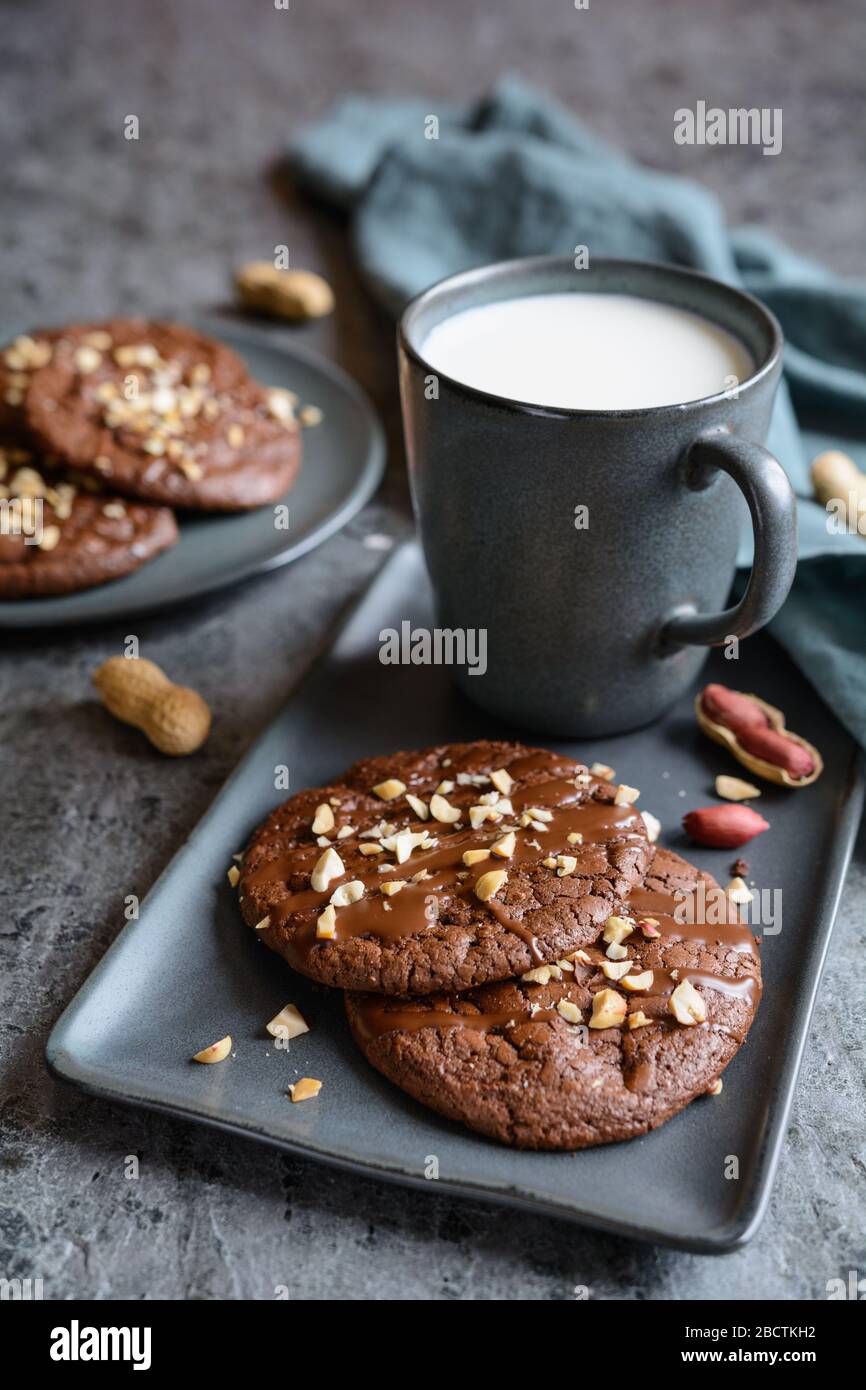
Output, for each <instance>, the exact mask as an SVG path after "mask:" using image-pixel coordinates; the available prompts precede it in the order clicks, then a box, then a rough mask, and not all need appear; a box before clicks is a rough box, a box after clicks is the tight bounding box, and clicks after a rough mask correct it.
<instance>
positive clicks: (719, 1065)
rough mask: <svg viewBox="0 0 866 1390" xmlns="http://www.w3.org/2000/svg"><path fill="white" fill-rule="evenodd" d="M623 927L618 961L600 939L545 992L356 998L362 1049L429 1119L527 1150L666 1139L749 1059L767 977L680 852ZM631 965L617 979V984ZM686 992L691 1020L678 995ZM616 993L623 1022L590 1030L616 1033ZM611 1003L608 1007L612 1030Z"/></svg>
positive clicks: (516, 989)
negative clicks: (745, 1052)
mask: <svg viewBox="0 0 866 1390" xmlns="http://www.w3.org/2000/svg"><path fill="white" fill-rule="evenodd" d="M622 915H623V918H624V919H626V923H628V922H630V923H632V924H633V926H632V929H631V931H630V932H628V933H627V934H626V935H625V936H624V937H623V938H622V940H621V942H620V944H621V945H622V946H623V947H624V948H625V952H626V955H625V958H624V959H623V960H621V961H614V960H613V959H612V958H611V956H610V955H609V954H608V952H609V949H610V944H611V943H609V942H606V941H605V937H604V933H600V934H599V935H598V936H597V938H596V940H595V941H594V943H593V944H592V945H591V946H588V947H586V948H585V949H584V950H583V951H582V952H578V954H577V955H576V956H571V953H569V956H570V957H571V958H566V957H563V958H562V959H561V960H560V961H559V963H558V964H557V965H556V966H555V967H554V969H553V970H552V971H548V970H547V969H543V970H541V971H539V972H535V979H534V980H533V981H529V980H526V979H523V980H521V979H517V980H508V981H507V982H504V983H497V984H489V985H485V986H484V987H483V988H481V989H474V990H471V991H470V992H468V993H465V994H459V995H454V994H452V995H444V994H443V995H433V996H430V997H428V998H424V999H402V1000H401V999H384V998H382V996H381V995H375V994H352V993H347V995H346V1009H347V1012H348V1016H349V1022H350V1024H351V1027H352V1031H353V1033H354V1036H355V1038H356V1040H357V1042H358V1045H359V1046H360V1048H361V1050H362V1052H363V1053H364V1055H365V1056H366V1057H367V1060H368V1061H369V1062H371V1063H372V1065H373V1066H374V1067H376V1068H377V1069H378V1070H379V1071H380V1072H382V1073H383V1074H384V1075H385V1076H386V1077H388V1079H389V1080H390V1081H393V1082H394V1083H395V1084H396V1085H397V1086H399V1087H401V1088H402V1089H403V1090H404V1091H407V1092H408V1093H409V1094H410V1095H411V1096H414V1097H415V1099H416V1100H419V1101H421V1102H422V1104H424V1105H427V1106H429V1107H430V1108H431V1109H433V1110H436V1111H438V1112H439V1113H440V1114H442V1115H446V1116H447V1117H448V1118H449V1119H452V1120H460V1121H462V1123H463V1124H465V1125H468V1126H469V1128H470V1129H474V1130H477V1131H478V1132H479V1133H481V1134H485V1135H487V1136H489V1137H490V1138H492V1139H497V1140H500V1141H501V1142H502V1143H504V1144H512V1145H514V1146H515V1147H517V1148H525V1149H581V1148H586V1147H589V1146H590V1145H594V1144H606V1143H611V1142H613V1141H615V1140H619V1139H630V1138H633V1137H634V1136H635V1135H638V1134H643V1133H645V1132H646V1131H647V1130H650V1129H655V1128H656V1127H657V1126H658V1125H661V1124H663V1123H664V1122H665V1121H666V1120H669V1119H670V1118H671V1117H672V1116H673V1115H676V1114H677V1113H678V1112H679V1111H680V1110H682V1109H683V1108H684V1107H685V1106H686V1105H688V1104H689V1102H690V1101H692V1100H694V1099H695V1097H696V1096H699V1095H703V1094H704V1093H705V1092H706V1091H707V1090H708V1089H709V1088H710V1087H711V1086H712V1085H713V1084H714V1083H715V1082H716V1081H717V1079H718V1078H719V1077H720V1075H721V1072H722V1071H723V1070H724V1068H725V1067H726V1066H727V1064H728V1062H730V1060H731V1058H732V1057H733V1056H734V1054H735V1053H736V1052H737V1050H738V1049H739V1048H740V1046H741V1045H742V1043H743V1041H744V1040H745V1037H746V1034H747V1033H748V1030H749V1027H750V1025H751V1022H752V1019H753V1018H754V1015H755V1010H756V1008H757V1006H758V1002H759V1000H760V992H761V967H760V961H759V956H758V949H757V942H756V941H755V938H754V937H753V936H752V933H751V931H750V930H749V928H748V926H746V925H745V924H744V923H742V922H740V921H739V920H737V914H736V909H735V908H734V907H733V906H731V905H730V904H729V903H728V902H727V899H726V898H725V896H724V894H723V893H722V890H721V889H720V888H719V887H718V885H717V884H716V883H715V881H714V880H713V879H712V878H711V877H710V876H709V875H708V874H704V873H701V872H700V871H699V870H698V869H696V868H694V867H693V866H692V865H691V864H688V863H687V862H686V861H685V860H683V859H680V858H679V856H678V855H676V854H673V853H671V852H670V851H669V850H666V849H661V848H659V849H657V850H656V852H655V855H654V858H653V862H652V864H651V867H650V870H649V873H648V874H647V876H646V878H645V880H644V882H643V883H642V884H641V886H640V887H638V888H634V889H633V890H632V891H631V893H630V895H629V897H628V901H627V903H626V907H625V909H624V911H623V914H622ZM641 924H643V925H641ZM647 929H649V934H646V930H647ZM617 934H618V933H617V932H616V931H611V930H610V929H609V930H608V935H611V936H612V937H613V936H616V935H617ZM618 954H619V952H618V951H614V952H613V955H614V956H616V955H618ZM626 962H627V967H626V968H627V973H625V974H623V975H621V978H620V979H612V978H609V977H608V976H607V975H606V974H605V973H604V972H605V969H607V970H608V971H609V972H610V973H612V974H614V975H616V974H617V973H618V972H619V970H620V969H621V967H623V966H626ZM623 979H630V980H632V981H634V980H635V979H637V980H638V982H639V983H640V984H641V988H639V989H630V988H629V987H628V986H624V985H623V983H622V980H623ZM684 983H685V984H686V985H687V987H688V988H687V989H686V990H685V991H683V990H681V994H683V993H684V995H685V999H686V1001H687V1005H686V1006H685V1007H684V1006H683V1001H682V1000H679V1002H677V999H675V996H674V991H675V990H677V989H680V987H681V986H683V984H684ZM603 990H608V991H613V992H614V993H615V994H616V995H617V996H619V998H620V1000H621V1001H622V1005H621V1006H619V1007H621V1008H622V1011H623V1014H624V1017H623V1021H622V1022H621V1023H616V1024H614V1025H612V1026H607V1027H598V1026H593V1018H594V1016H595V1017H596V1022H600V1023H604V1022H605V1017H606V1016H605V1014H604V1013H603V1012H601V1009H600V1008H599V1007H598V1006H596V1005H594V1002H593V1001H594V999H595V998H596V996H599V995H600V994H601V991H603ZM690 991H691V992H693V993H694V995H696V996H698V998H699V1003H698V1004H697V1005H695V1004H694V1000H693V998H692V993H691V992H690ZM677 998H678V997H677ZM614 1002H615V1001H612V1000H610V999H609V998H608V999H607V1000H605V999H604V998H602V999H600V1000H599V1005H601V1004H604V1003H607V1006H608V1015H607V1016H608V1017H609V1016H610V1007H611V1005H612V1004H613V1003H614ZM689 1008H691V1009H692V1010H694V1013H696V1014H697V1019H695V1018H694V1017H693V1014H691V1013H689ZM674 1009H676V1012H675V1011H674ZM702 1014H703V1015H705V1016H704V1017H701V1015H702ZM682 1018H686V1019H688V1018H692V1022H690V1023H689V1022H683V1021H681V1019H682ZM634 1023H637V1024H638V1025H639V1026H630V1024H632V1025H633V1024H634Z"/></svg>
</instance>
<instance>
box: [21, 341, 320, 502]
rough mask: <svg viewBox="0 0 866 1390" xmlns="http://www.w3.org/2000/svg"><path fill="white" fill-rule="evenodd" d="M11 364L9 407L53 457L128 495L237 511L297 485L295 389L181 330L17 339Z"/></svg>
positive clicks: (218, 345)
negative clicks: (264, 381)
mask: <svg viewBox="0 0 866 1390" xmlns="http://www.w3.org/2000/svg"><path fill="white" fill-rule="evenodd" d="M4 366H5V370H6V371H7V372H9V373H11V375H12V377H13V379H14V384H13V385H11V386H8V387H7V390H6V401H7V406H8V403H9V396H10V393H11V397H12V402H13V406H12V408H13V409H16V408H19V407H23V411H24V415H25V418H26V422H27V426H28V428H29V429H30V430H32V431H33V433H34V435H35V436H36V438H37V439H38V440H39V441H40V442H41V443H42V445H43V447H44V448H45V449H46V451H47V452H49V453H52V454H57V455H58V456H59V457H60V458H61V459H62V460H63V461H64V462H65V463H66V464H68V465H70V466H72V467H75V468H77V469H80V470H82V471H84V472H87V473H90V474H93V475H95V476H98V477H100V478H102V480H103V481H104V482H105V481H107V482H110V485H111V486H112V487H113V488H115V489H116V490H117V491H118V492H121V493H124V494H125V495H127V496H131V497H140V498H144V499H148V500H151V501H156V502H162V503H167V504H169V505H172V506H177V507H190V508H197V509H200V510H204V511H238V510H244V509H246V508H250V507H258V506H261V505H262V504H263V503H266V502H274V501H276V500H277V499H278V498H280V497H281V496H282V495H283V494H284V493H285V492H286V490H287V488H289V487H290V486H291V484H292V483H293V482H294V480H295V477H296V474H297V472H298V468H299V466H300V459H301V443H300V431H299V428H298V425H297V423H296V421H295V418H294V410H293V400H292V397H291V396H290V393H289V392H287V391H283V390H278V389H273V390H267V389H266V388H264V387H262V386H259V385H258V383H257V382H255V381H253V380H252V378H251V377H250V376H249V374H248V373H247V370H246V368H245V366H244V364H243V363H242V362H241V360H240V358H239V357H238V356H237V355H236V354H235V353H234V352H232V351H231V350H230V349H229V348H227V347H225V346H224V345H223V344H222V343H219V342H216V341H215V340H214V339H212V338H208V337H206V336H205V335H204V334H201V333H195V332H193V330H192V329H190V328H185V327H183V326H182V325H180V324H172V323H156V322H153V321H150V320H147V319H112V320H111V321H110V322H108V323H104V324H89V325H88V324H85V325H76V326H72V327H69V328H64V329H62V330H50V331H49V332H47V333H43V334H38V335H36V336H35V337H33V338H27V339H17V340H16V342H15V343H13V344H12V345H11V347H10V348H8V349H7V350H6V352H5V354H4ZM19 397H20V398H21V399H20V400H19Z"/></svg>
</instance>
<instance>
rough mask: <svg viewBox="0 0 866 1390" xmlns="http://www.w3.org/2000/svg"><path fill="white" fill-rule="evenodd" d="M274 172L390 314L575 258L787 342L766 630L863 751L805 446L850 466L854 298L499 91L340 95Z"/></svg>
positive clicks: (854, 635)
mask: <svg viewBox="0 0 866 1390" xmlns="http://www.w3.org/2000/svg"><path fill="white" fill-rule="evenodd" d="M431 116H435V117H436V119H437V121H438V138H436V139H430V138H428V136H427V134H426V132H427V131H429V130H430V128H431V127H430V121H429V118H430V117H431ZM290 159H291V163H292V166H293V169H294V172H295V176H296V179H297V181H298V183H299V185H300V186H301V187H303V188H306V189H307V190H308V191H309V192H311V193H312V194H314V195H315V196H317V197H319V198H323V199H325V200H326V201H328V202H330V203H332V204H334V205H335V206H336V207H338V208H340V209H343V210H345V211H347V212H349V213H350V214H351V226H352V237H353V242H354V247H355V251H356V254H357V257H358V261H359V264H360V266H361V269H362V271H363V274H364V276H365V278H366V280H367V282H368V284H369V285H370V287H371V288H372V290H373V292H374V293H375V295H376V296H377V298H378V299H379V300H380V301H381V303H382V304H383V305H384V306H385V307H386V308H387V309H388V310H389V311H390V312H391V313H392V314H394V315H395V316H396V315H397V314H399V312H400V310H401V309H402V308H403V306H404V304H405V303H406V301H407V300H408V299H410V298H411V297H412V296H413V295H415V294H417V293H419V291H421V290H423V289H425V288H426V287H427V286H428V285H431V284H433V283H434V282H435V281H436V280H440V279H441V278H442V277H443V276H445V275H450V274H452V273H453V272H455V271H458V270H465V269H468V268H470V267H472V266H477V265H483V264H484V263H485V262H488V261H496V260H503V259H507V258H509V257H512V256H526V255H538V254H547V253H555V254H558V255H572V254H573V253H574V247H575V246H577V245H586V246H588V247H589V248H590V256H591V257H592V256H593V255H596V256H630V257H639V258H642V259H647V260H656V261H670V262H673V263H674V264H676V265H684V266H691V267H694V268H695V269H698V270H703V271H707V272H708V273H709V274H711V275H715V276H716V277H717V278H719V279H721V280H726V281H728V282H729V283H731V284H739V285H743V286H744V287H745V288H746V289H748V290H750V291H751V292H752V293H753V294H755V295H757V296H758V297H759V298H760V299H762V300H763V301H764V303H765V304H767V305H768V306H769V307H770V308H771V309H772V310H773V312H774V313H775V314H776V315H777V317H778V318H779V320H780V322H781V324H782V327H783V328H784V331H785V337H786V343H787V345H786V351H785V384H783V386H782V388H781V390H780V392H779V397H778V401H777V404H776V409H775V412H774V417H773V422H772V426H771V430H770V437H769V440H768V447H769V448H770V449H771V450H772V452H773V453H774V454H775V455H776V457H777V458H778V459H779V461H780V462H781V463H782V464H783V465H784V467H785V468H786V470H787V472H788V476H789V477H790V479H791V482H792V484H793V486H794V489H795V491H796V492H797V495H798V506H799V529H800V564H799V566H798V570H797V578H796V580H795V583H794V587H793V589H792V591H791V594H790V596H789V598H788V600H787V602H786V603H785V605H784V607H783V609H782V611H781V612H780V613H779V614H778V616H777V617H776V618H775V619H774V621H773V623H772V625H771V631H772V632H773V634H774V636H775V637H776V638H777V639H778V640H779V641H780V642H781V643H782V645H783V646H784V647H785V648H786V649H787V650H788V652H789V653H790V654H791V656H792V657H793V658H794V660H795V661H796V662H797V664H798V665H799V666H800V667H801V669H802V670H803V672H804V674H805V675H806V676H807V678H808V679H809V680H810V681H811V682H812V684H813V685H814V686H815V687H816V688H817V689H818V690H819V691H820V693H821V694H822V695H823V697H824V699H825V700H826V701H827V702H828V704H829V705H831V707H832V708H833V709H834V710H835V712H836V714H837V715H838V716H839V718H840V719H841V720H842V722H843V723H844V724H845V725H846V726H847V728H848V729H849V730H850V731H851V733H852V734H853V735H854V737H855V738H856V739H858V740H859V742H860V743H861V744H863V745H864V746H866V537H861V536H859V535H856V534H854V535H851V534H834V533H831V532H830V531H828V528H827V516H826V513H825V511H824V509H823V507H821V506H819V505H818V504H817V503H816V502H815V501H814V500H812V489H811V485H810V482H809V462H810V461H811V459H812V458H813V457H814V455H815V454H816V453H818V452H820V451H821V450H822V449H828V448H839V449H843V450H844V451H845V452H846V453H848V454H850V455H851V456H852V457H853V458H854V459H855V460H856V461H857V463H858V464H859V466H860V467H861V468H866V285H863V284H853V283H850V282H848V281H845V280H842V279H840V278H839V277H838V276H836V275H833V274H831V273H830V272H829V271H827V270H826V269H824V268H822V267H821V266H820V265H818V264H816V263H815V262H812V261H810V260H808V259H806V258H804V257H802V256H799V255H796V254H795V253H794V252H792V251H790V250H788V249H787V248H786V247H785V246H784V245H782V244H781V243H780V242H778V241H776V240H775V239H774V238H772V237H771V236H768V235H767V234H765V233H763V232H760V231H757V230H753V229H748V228H739V229H735V230H730V229H728V228H727V227H726V225H725V222H724V218H723V215H722V211H721V209H720V207H719V204H718V203H717V202H716V200H715V198H714V197H713V196H712V195H711V194H710V193H708V192H707V191H706V190H705V189H702V188H700V187H699V186H698V185H697V184H694V183H691V182H688V181H686V180H684V179H680V178H675V177H673V176H671V175H668V174H661V173H657V172H656V171H655V170H651V169H647V168H644V167H642V166H641V165H639V164H635V163H633V162H632V161H631V160H629V159H627V158H626V157H625V156H624V155H623V154H622V153H621V152H620V151H618V150H616V149H614V148H612V147H611V146H609V145H607V144H605V143H604V142H602V141H601V140H600V139H598V137H597V136H595V135H594V134H592V132H591V131H589V130H587V129H586V128H585V127H584V126H583V125H581V124H580V122H578V121H577V120H576V119H575V118H574V117H573V116H572V115H571V113H570V112H569V111H567V110H566V109H565V108H564V107H562V106H560V105H558V104H557V103H556V102H554V101H552V100H551V99H550V98H549V97H547V96H545V95H544V94H542V93H540V92H538V91H536V90H535V89H534V88H532V87H530V86H528V85H527V84H526V83H524V82H523V81H522V80H520V79H518V78H514V77H508V78H504V79H502V80H501V81H500V82H499V83H497V85H496V86H495V88H494V89H493V91H492V92H491V93H490V94H489V95H488V96H487V97H485V98H484V99H483V100H482V101H481V102H480V103H478V104H477V105H475V106H473V107H454V106H443V105H441V104H440V103H438V102H431V101H426V102H425V101H421V100H417V99H414V98H406V99H403V98H385V99H381V98H369V97H361V96H353V97H348V98H346V99H344V100H342V101H341V102H339V103H338V104H337V105H336V106H335V107H334V108H333V109H332V110H331V111H330V112H329V113H328V114H327V115H326V116H325V117H324V119H322V120H321V121H319V122H318V123H317V124H316V125H314V126H311V127H309V128H307V129H306V130H304V131H303V132H302V133H301V135H300V137H299V138H298V139H297V141H296V142H295V144H294V146H293V148H292V151H291V156H290ZM750 547H751V541H748V542H747V544H746V546H745V547H744V550H743V553H742V554H741V556H740V563H741V564H742V565H747V564H748V563H749V560H750ZM813 732H814V731H813Z"/></svg>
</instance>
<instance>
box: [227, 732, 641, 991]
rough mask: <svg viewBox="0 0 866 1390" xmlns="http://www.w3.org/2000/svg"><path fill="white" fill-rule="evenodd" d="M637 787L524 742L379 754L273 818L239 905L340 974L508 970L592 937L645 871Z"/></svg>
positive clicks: (467, 975)
mask: <svg viewBox="0 0 866 1390" xmlns="http://www.w3.org/2000/svg"><path fill="white" fill-rule="evenodd" d="M630 792H631V789H628V788H624V789H620V788H617V787H616V786H614V785H612V784H610V783H608V782H604V781H600V780H598V779H596V778H594V777H592V776H591V775H590V774H589V773H588V772H587V770H586V768H585V767H584V766H583V764H581V763H577V762H574V761H573V760H572V759H570V758H566V757H562V756H559V755H557V754H553V753H550V752H546V751H543V750H539V749H533V748H528V747H526V746H524V745H522V744H515V743H493V742H477V743H471V744H452V745H444V746H440V747H436V748H430V749H425V750H422V751H420V752H407V753H395V754H393V755H391V756H388V757H382V758H373V759H368V760H366V761H363V762H359V763H356V764H355V765H354V766H353V767H352V768H350V769H349V771H348V772H347V773H346V774H345V776H344V777H343V778H342V779H341V780H340V781H339V782H337V783H335V784H334V785H333V786H329V787H319V788H312V789H310V790H308V791H304V792H301V793H299V794H298V795H297V796H294V797H292V798H291V799H290V800H289V801H287V802H286V803H285V804H284V805H283V806H280V807H278V808H277V809H276V810H275V811H274V812H272V814H271V815H270V816H269V817H268V819H267V820H266V821H265V822H264V824H263V825H262V826H260V827H259V829H258V830H257V831H256V832H255V834H254V835H253V837H252V839H251V841H250V844H249V846H248V847H247V850H246V853H245V854H244V856H243V861H242V865H241V869H240V882H239V890H240V897H241V910H242V912H243V916H244V919H245V921H246V922H247V923H248V924H249V925H250V926H251V927H254V928H257V930H258V933H259V936H260V937H261V939H262V940H263V941H264V942H265V943H266V944H267V945H268V946H269V947H270V948H271V949H272V950H275V951H277V952H279V954H280V955H282V956H284V957H285V959H286V960H288V962H289V963H290V964H291V965H293V966H294V967H295V968H296V969H297V970H300V971H301V972H302V973H303V974H305V975H308V976H310V977H311V978H312V979H315V980H319V981H321V982H322V983H324V984H327V985H331V986H335V987H339V988H343V989H356V990H359V989H360V990H373V991H377V992H381V993H385V994H416V995H423V994H428V993H431V992H433V991H437V990H454V991H460V990H467V989H471V988H473V987H474V986H476V985H479V984H482V983H485V982H487V981H491V980H502V979H507V978H508V977H509V976H513V975H516V974H519V973H521V972H522V971H524V970H528V969H530V968H531V967H532V966H533V965H537V964H539V963H541V962H544V961H553V960H556V959H557V958H558V957H559V956H562V955H563V954H565V953H566V952H567V951H573V950H575V949H577V947H579V946H582V945H583V944H585V943H588V942H591V941H594V940H595V938H596V937H597V935H598V931H599V927H600V926H601V925H603V923H604V921H605V920H606V919H607V917H608V916H609V915H610V914H611V912H613V911H614V910H615V908H616V906H617V905H618V904H621V903H622V900H623V899H624V898H625V896H626V894H627V893H628V892H629V890H630V889H631V888H632V887H633V886H634V884H635V883H636V882H638V881H639V879H640V877H641V875H642V874H643V872H644V870H645V868H646V865H647V863H648V862H649V858H650V855H651V846H650V845H649V842H648V840H647V835H646V828H645V826H644V823H643V819H642V817H641V815H640V813H639V812H638V811H637V810H636V808H635V807H634V806H633V805H632V804H630V802H628V801H627V800H626V799H624V796H623V793H629V794H630ZM314 827H315V828H314ZM332 899H333V901H332Z"/></svg>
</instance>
